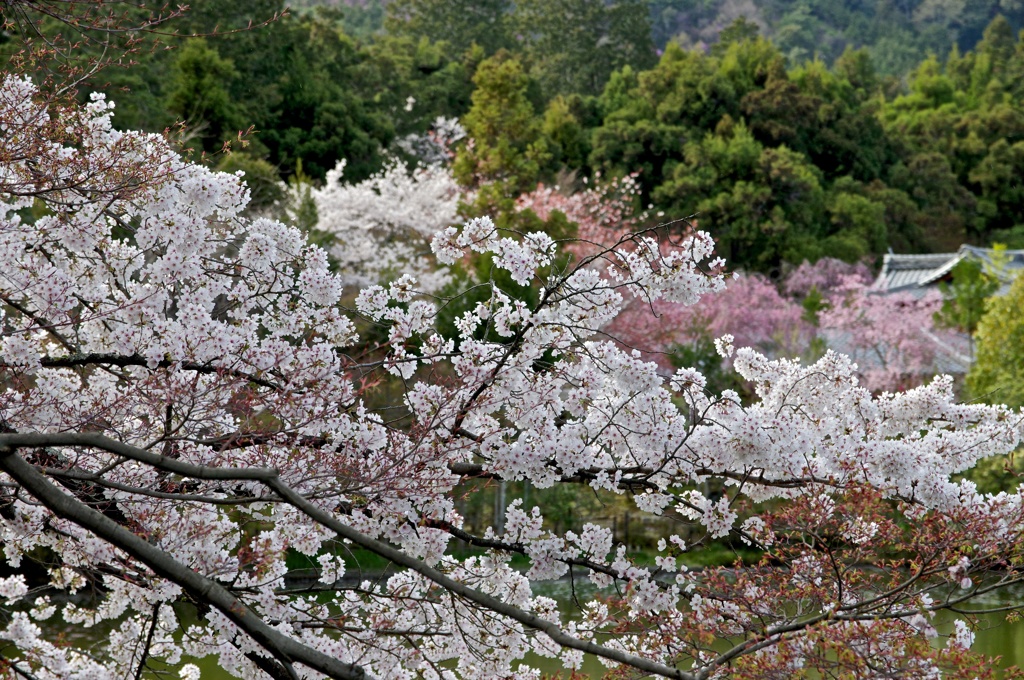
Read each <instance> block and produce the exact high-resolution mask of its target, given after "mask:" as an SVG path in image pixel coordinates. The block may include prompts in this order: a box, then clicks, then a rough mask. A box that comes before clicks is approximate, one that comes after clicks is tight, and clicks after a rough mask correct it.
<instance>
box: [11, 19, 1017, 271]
mask: <svg viewBox="0 0 1024 680" xmlns="http://www.w3.org/2000/svg"><path fill="white" fill-rule="evenodd" d="M968 5H969V7H968ZM282 9H283V5H282V4H281V2H279V0H258V1H257V2H253V3H246V4H245V5H238V4H237V3H231V2H226V1H225V0H211V1H210V2H203V3H200V4H199V5H198V6H197V7H195V8H194V9H193V10H192V11H190V12H188V13H187V14H186V15H185V16H184V18H183V19H181V20H179V22H178V24H177V25H176V26H175V32H176V33H178V34H179V35H189V34H192V35H199V36H204V37H193V38H189V39H180V38H177V37H165V38H163V39H162V44H161V45H160V46H161V47H163V48H165V49H152V50H148V51H144V52H139V53H137V54H135V55H134V59H135V61H136V62H137V63H136V64H135V65H134V66H133V68H131V69H118V68H110V69H106V70H104V71H102V72H101V73H100V74H99V76H97V80H96V82H94V83H92V85H93V86H94V87H98V88H100V89H103V90H105V91H106V92H107V93H108V94H109V95H110V97H111V98H112V99H114V100H116V102H117V105H118V108H117V115H116V118H115V121H116V124H117V125H118V126H120V127H122V128H124V129H148V130H155V131H159V130H164V129H171V128H174V126H175V124H176V123H178V122H180V121H185V122H186V123H187V126H186V127H184V128H183V129H177V135H178V137H179V142H180V144H181V146H182V147H183V148H192V149H194V150H195V151H196V153H200V152H201V153H203V154H205V156H204V158H205V162H208V163H210V164H213V165H217V166H218V167H220V168H221V169H230V170H237V169H242V170H244V171H245V172H246V176H247V178H248V180H249V182H250V184H251V185H252V187H253V190H254V194H255V197H256V203H257V205H259V204H260V202H261V201H262V202H264V203H266V204H271V203H273V202H274V201H276V200H278V197H279V192H280V189H279V188H278V186H279V185H278V181H279V180H287V179H289V178H296V177H297V178H299V179H303V178H305V179H309V180H311V181H313V182H322V181H323V180H324V178H325V177H326V173H327V172H328V170H330V169H332V168H334V167H335V165H336V164H337V163H338V162H339V161H340V160H342V159H344V160H345V161H346V166H345V175H344V180H345V181H359V180H362V179H365V178H367V177H369V176H370V175H372V174H373V173H375V172H377V171H379V170H380V169H381V168H382V167H383V165H384V164H385V163H386V162H387V159H388V158H390V157H394V156H398V157H400V158H403V159H404V160H407V161H409V160H411V161H415V160H416V144H415V143H413V142H414V141H415V140H416V139H417V138H423V136H424V135H426V134H428V133H429V132H430V131H431V130H432V129H433V127H435V126H436V125H437V121H438V120H439V118H441V117H443V118H446V119H448V120H452V119H458V120H460V121H461V124H462V126H464V128H465V131H466V133H467V136H466V140H469V139H471V140H472V142H471V143H466V141H465V140H463V142H462V143H461V145H459V146H456V147H454V148H455V151H456V153H457V157H456V158H455V162H454V170H455V173H456V176H457V178H458V179H459V181H460V182H461V183H462V184H463V185H464V186H466V187H469V188H472V189H480V191H478V192H477V194H476V195H477V200H476V205H466V206H463V212H464V213H466V214H479V213H481V212H483V211H485V210H486V211H489V212H491V213H501V212H502V210H503V208H502V206H503V205H504V206H505V208H507V207H508V205H510V202H511V201H512V200H514V198H515V197H516V196H518V195H520V194H521V193H523V192H527V191H530V190H531V189H532V188H534V187H535V186H537V184H538V182H541V183H545V184H547V185H553V184H558V185H559V186H561V187H562V188H563V190H568V189H571V188H572V187H573V186H576V187H579V186H581V184H580V183H581V182H582V181H584V180H586V179H588V178H593V177H595V176H597V175H601V176H604V177H611V176H624V175H627V174H632V173H635V174H636V178H637V182H638V183H639V186H640V189H641V191H640V192H639V199H638V205H637V207H638V208H641V207H642V208H646V209H648V210H649V214H651V215H658V216H667V218H679V217H687V216H696V218H697V219H698V221H699V223H700V225H701V228H704V229H708V230H709V231H710V232H711V233H712V234H713V235H714V237H715V238H716V240H717V242H718V247H719V252H720V253H721V254H722V255H723V256H724V257H725V258H726V259H727V261H729V262H730V263H731V265H732V266H734V267H737V268H742V269H747V270H752V271H762V272H766V273H773V272H777V271H779V270H780V268H785V267H786V266H787V265H786V263H793V264H797V263H800V262H802V261H803V260H805V259H809V260H811V261H814V260H816V259H818V258H820V257H823V256H831V257H837V258H840V259H843V260H846V261H848V262H854V261H859V260H862V259H863V258H865V257H872V256H877V255H878V254H880V253H883V252H885V251H886V249H889V248H891V249H893V250H895V251H897V252H927V251H942V250H949V249H955V248H956V247H958V246H959V245H960V244H961V243H964V242H970V243H982V244H987V243H990V242H994V241H996V242H1002V243H1006V244H1008V245H1010V246H1011V247H1019V246H1021V245H1024V217H1022V214H1021V213H1022V209H1024V208H1022V206H1024V201H1022V188H1021V185H1020V181H1019V178H1020V177H1021V175H1022V174H1024V110H1022V106H1021V103H1020V102H1021V91H1022V89H1024V44H1022V42H1021V40H1020V38H1019V37H1018V35H1017V26H1018V25H1019V24H1020V23H1021V19H1022V17H1024V13H1022V12H1024V10H1022V9H1021V8H1019V7H1017V5H1015V4H1013V3H1008V2H1005V1H1004V2H1002V3H996V2H990V3H981V2H972V3H963V2H960V3H956V2H946V3H940V2H933V1H925V2H907V1H904V2H897V1H896V0H892V1H889V2H878V3H876V4H873V5H872V6H871V7H867V3H856V2H846V3H835V4H833V3H824V2H798V3H794V2H781V1H778V0H776V1H774V2H762V3H751V2H747V3H741V2H733V1H731V0H729V1H726V0H721V1H713V0H707V1H701V2H698V1H697V0H689V1H688V2H663V3H654V4H651V3H647V2H642V1H640V0H621V1H619V2H614V3H604V2H587V1H585V0H561V1H559V2H541V1H539V0H523V1H522V2H518V3H515V5H514V6H513V5H512V4H511V3H509V2H506V1H505V0H488V1H486V2H448V1H447V0H445V1H443V2H442V1H440V0H394V1H393V2H391V3H389V4H387V6H386V8H385V7H382V6H381V5H380V4H375V3H372V2H369V3H362V4H357V5H355V6H344V7H323V6H318V7H313V8H307V9H298V10H295V11H292V12H291V13H290V14H286V15H285V16H284V17H283V18H280V19H277V20H274V21H271V22H270V23H269V24H268V25H266V26H263V27H260V28H258V29H253V30H236V29H238V28H240V27H241V28H244V27H246V26H247V25H249V22H250V21H252V20H256V21H260V20H261V19H263V18H267V17H273V16H275V13H277V12H279V11H281V10H282ZM385 10H386V11H385ZM748 10H749V11H748ZM800 17H803V18H802V19H801V18H800ZM726 21H729V22H730V23H729V24H728V25H726V26H724V27H723V26H722V24H723V23H724V22H726ZM353 22H355V24H356V26H355V27H354V28H347V27H349V26H350V25H352V24H353ZM801 22H802V23H801ZM378 24H379V25H380V27H379V28H378ZM683 27H685V28H686V30H685V31H684V30H683ZM716 27H717V28H716ZM839 27H844V28H843V29H842V30H840V29H839ZM953 28H956V30H953ZM719 29H720V30H719ZM940 34H941V36H942V37H940ZM766 36H767V37H766ZM26 37H30V36H22V35H18V33H17V32H16V31H14V32H8V33H7V34H6V35H5V40H6V42H7V44H8V47H7V49H8V50H11V49H12V47H13V46H15V45H17V44H18V42H19V41H20V40H22V39H24V38H26ZM801 41H803V42H801ZM897 43H898V44H899V45H901V46H902V48H903V49H904V51H903V52H901V53H900V54H901V55H902V56H899V57H898V58H897V57H894V56H892V55H891V54H889V52H887V50H889V48H887V47H886V45H892V44H897ZM800 45H807V46H811V45H814V46H817V47H818V48H820V49H817V50H815V51H814V52H813V53H812V51H811V50H810V48H809V47H800ZM659 46H660V47H659ZM858 46H859V47H858ZM855 47H856V49H855ZM890 51H891V50H890ZM887 54H889V56H886V55H887ZM908 55H909V56H913V57H914V58H915V59H916V58H917V57H918V56H920V55H926V56H923V57H921V60H920V61H918V62H916V63H913V64H912V65H910V66H909V67H908V66H907V64H905V63H904V61H905V58H909V56H908ZM901 59H903V60H904V61H900V60H901ZM84 90H85V88H83V92H84ZM248 128H251V132H250V133H249V134H247V135H243V136H242V139H241V142H239V141H238V138H239V131H242V130H246V129H248ZM232 140H235V144H234V145H233V150H232V151H231V152H230V153H225V152H223V148H224V145H225V142H231V141H232ZM410 140H412V141H410ZM506 212H507V210H506Z"/></svg>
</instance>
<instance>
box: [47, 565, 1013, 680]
mask: <svg viewBox="0 0 1024 680" xmlns="http://www.w3.org/2000/svg"><path fill="white" fill-rule="evenodd" d="M588 586H590V584H589V582H587V581H584V582H583V583H582V584H581V582H580V581H579V580H577V582H576V590H577V594H578V595H579V596H580V597H586V596H588V595H589V593H592V592H593V588H592V587H588ZM534 591H535V593H536V594H537V595H545V596H547V597H551V598H553V599H555V600H557V601H558V602H559V603H561V605H562V609H563V611H564V613H565V614H566V615H571V612H572V610H573V605H572V589H571V586H570V583H569V582H568V581H564V582H556V583H542V584H535V586H534ZM588 591H589V592H588ZM1009 603H1021V604H1022V605H1024V587H1022V588H1018V589H1016V590H1007V591H1004V592H1003V593H1002V594H1001V595H999V596H998V597H991V598H989V599H979V600H978V601H976V602H975V604H974V606H975V607H977V608H983V607H996V606H1004V605H1006V604H1009ZM192 616H194V613H193V614H192ZM179 617H180V618H181V619H182V620H183V623H186V624H188V619H189V618H191V617H190V616H189V610H188V608H187V607H185V608H182V609H180V610H179ZM58 620H59V616H55V617H53V618H52V619H50V623H55V622H57V621H58ZM954 620H955V616H954V615H951V614H950V615H939V616H938V617H937V618H936V627H937V628H938V630H939V632H940V634H941V635H945V634H947V633H949V632H950V631H951V630H952V628H953V621H954ZM103 628H106V627H103ZM106 632H107V631H106V630H105V629H99V630H98V629H81V628H76V629H75V630H74V631H70V630H69V631H64V633H65V635H66V636H67V637H66V639H67V641H69V642H72V643H77V644H82V643H83V642H84V643H85V644H88V643H89V642H92V641H95V640H96V639H99V638H101V637H105V635H106ZM975 635H976V637H975V644H974V647H973V649H974V651H977V652H980V653H982V654H985V655H987V656H992V657H996V656H998V657H1001V659H1000V663H999V667H1000V668H1007V667H1010V666H1024V620H1021V621H1017V622H1014V623H1008V622H1007V621H1006V616H1005V614H982V615H979V616H978V617H977V628H976V629H975ZM83 637H84V639H83ZM90 638H91V639H90ZM936 642H937V644H944V638H943V637H941V636H940V638H939V639H938V640H937V641H936ZM186 662H189V663H195V664H196V665H198V666H199V668H200V669H201V671H202V678H203V680H229V678H231V677H232V676H229V675H228V674H227V673H225V672H224V671H223V670H222V669H220V667H219V666H218V665H217V663H216V660H215V658H214V657H212V656H211V657H206V658H203V659H187V660H185V661H183V662H182V663H186ZM527 663H528V664H529V665H530V666H533V667H535V668H539V669H540V670H541V671H542V672H543V673H545V674H550V675H552V676H558V675H561V676H564V677H568V675H569V674H568V672H563V671H562V669H561V665H560V663H559V662H557V661H556V660H554V659H545V658H540V657H532V658H529V659H528V660H527ZM607 670H608V669H607V668H605V666H604V665H602V664H601V662H600V661H598V660H597V659H596V658H594V657H592V656H589V655H588V656H586V657H585V661H584V665H583V668H582V673H583V675H585V676H586V677H590V678H600V677H602V676H603V675H604V673H605V672H607ZM176 675H177V674H176V673H175V674H173V675H172V677H176ZM144 677H147V678H151V679H152V680H156V678H158V677H159V678H166V677H167V676H166V675H161V674H156V673H147V674H144Z"/></svg>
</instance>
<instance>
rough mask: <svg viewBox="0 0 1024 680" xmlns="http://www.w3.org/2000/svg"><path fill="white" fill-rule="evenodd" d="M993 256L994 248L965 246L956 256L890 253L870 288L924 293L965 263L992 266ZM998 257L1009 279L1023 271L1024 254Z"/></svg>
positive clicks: (1017, 252) (1012, 252)
mask: <svg viewBox="0 0 1024 680" xmlns="http://www.w3.org/2000/svg"><path fill="white" fill-rule="evenodd" d="M994 252H995V251H993V250H992V249H991V248H979V247H977V246H968V245H963V246H960V250H958V251H957V252H955V253H934V254H930V255H902V254H896V253H888V254H886V256H885V258H884V259H883V261H882V271H880V272H879V273H878V278H876V279H875V282H874V284H873V285H872V286H871V287H872V289H873V290H875V291H877V292H879V293H895V292H908V293H915V292H920V293H924V291H925V290H927V288H928V287H929V286H932V285H934V284H935V283H936V282H938V281H939V280H940V279H941V278H942V277H943V276H945V275H946V274H948V273H949V272H950V271H952V270H953V267H955V266H956V265H957V264H958V263H960V262H961V261H963V260H965V259H970V260H974V261H976V262H981V263H983V264H992V263H993V253H994ZM998 257H999V259H1000V260H1005V264H1004V268H1005V272H1006V274H1007V276H1006V277H1005V278H1007V279H1009V278H1012V275H1013V274H1016V270H1019V269H1022V268H1024V250H1004V251H1002V253H1001V254H1000V255H999V256H998ZM1001 264H1002V263H1001Z"/></svg>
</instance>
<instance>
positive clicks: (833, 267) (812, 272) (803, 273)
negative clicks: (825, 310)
mask: <svg viewBox="0 0 1024 680" xmlns="http://www.w3.org/2000/svg"><path fill="white" fill-rule="evenodd" d="M850 277H854V278H855V279H857V280H858V281H860V282H861V283H864V284H868V283H870V282H871V280H872V278H873V277H872V275H871V269H870V268H869V267H868V266H867V265H866V264H864V263H863V262H856V263H854V264H850V263H849V262H843V261H842V260H837V259H836V258H834V257H823V258H821V259H820V260H818V261H817V262H814V263H813V264H812V263H811V262H808V261H807V260H804V261H803V264H801V265H800V266H799V267H797V268H796V269H794V270H793V271H792V272H791V273H790V274H789V276H787V277H786V279H785V281H784V283H783V289H784V290H785V292H786V294H787V295H789V296H791V297H798V298H805V297H807V295H808V294H809V293H810V292H811V290H812V289H814V288H817V289H818V291H819V292H820V293H822V294H823V295H825V296H826V297H827V296H828V294H829V292H830V291H834V290H837V289H839V288H840V287H841V286H843V285H845V282H847V281H848V280H849V278H850Z"/></svg>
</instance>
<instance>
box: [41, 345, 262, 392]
mask: <svg viewBox="0 0 1024 680" xmlns="http://www.w3.org/2000/svg"><path fill="white" fill-rule="evenodd" d="M39 363H40V364H41V365H42V366H43V367H45V368H76V367H79V366H91V365H94V364H95V365H99V366H118V367H121V368H124V367H126V366H144V367H146V368H154V366H153V365H152V364H151V363H150V362H149V360H148V359H146V357H144V356H140V355H138V354H130V355H123V354H95V353H94V354H72V355H70V356H66V357H43V358H42V359H41V360H40V362H39ZM172 366H178V367H179V368H181V369H182V370H185V371H195V372H196V373H227V374H228V375H231V376H234V377H236V378H242V379H243V380H247V381H249V382H251V383H253V384H255V385H259V386H260V387H266V388H269V389H272V390H280V389H282V388H281V386H280V385H278V384H277V383H275V382H273V381H270V380H266V379H264V378H260V377H257V376H255V375H253V374H252V373H247V372H245V371H239V370H237V369H234V368H227V367H224V366H215V365H213V364H200V363H197V362H195V361H168V360H167V359H163V360H162V361H160V362H158V363H157V364H156V366H155V368H170V367H172Z"/></svg>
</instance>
